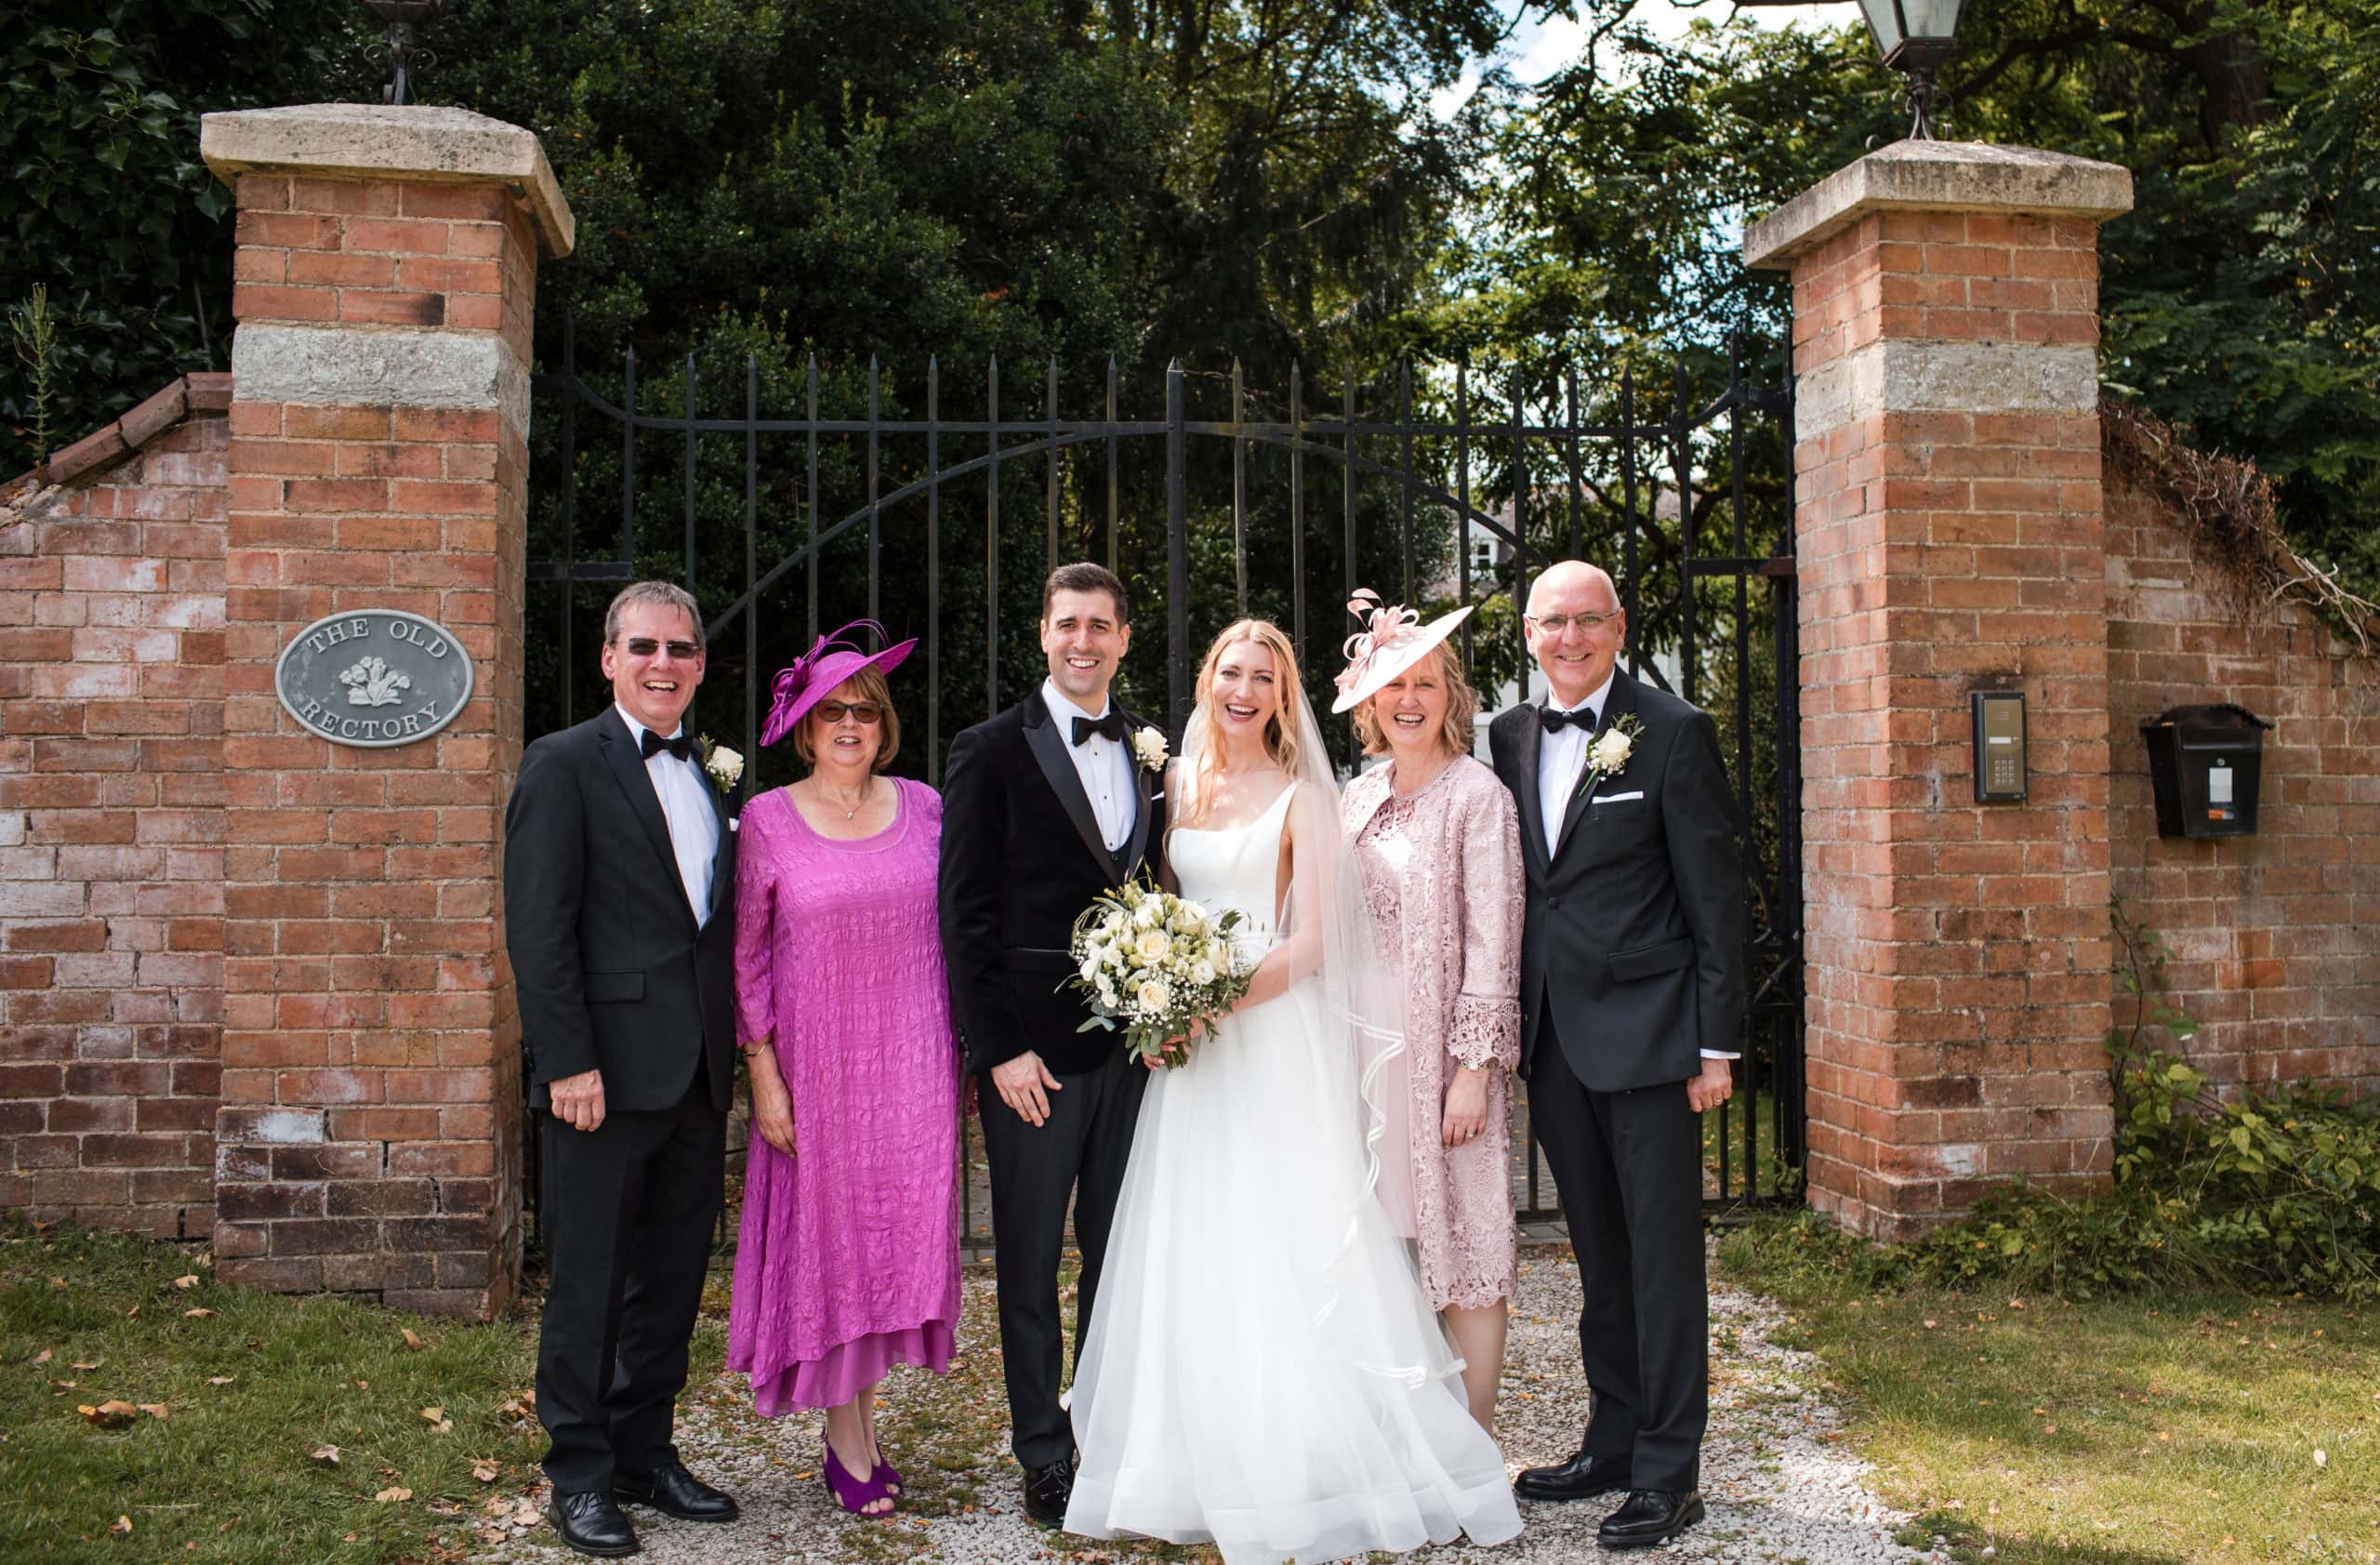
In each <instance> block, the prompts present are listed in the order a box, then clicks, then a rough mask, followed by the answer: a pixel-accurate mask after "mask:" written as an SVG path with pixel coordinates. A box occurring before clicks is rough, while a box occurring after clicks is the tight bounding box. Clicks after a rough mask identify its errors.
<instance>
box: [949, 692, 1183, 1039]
mask: <svg viewBox="0 0 2380 1565" xmlns="http://www.w3.org/2000/svg"><path fill="white" fill-rule="evenodd" d="M1110 699H1111V700H1112V699H1113V697H1112V696H1111V697H1110ZM1116 710H1117V711H1124V709H1123V706H1122V705H1121V703H1117V707H1116ZM1124 720H1125V721H1126V722H1127V723H1131V726H1132V728H1133V730H1134V731H1135V732H1137V731H1138V730H1140V729H1141V728H1143V727H1144V726H1149V725H1148V724H1145V723H1143V722H1142V721H1141V719H1139V718H1137V717H1135V716H1133V715H1132V714H1131V712H1128V711H1126V712H1124ZM1067 749H1068V736H1066V735H1065V734H1064V732H1062V731H1061V730H1060V729H1059V727H1058V725H1057V724H1056V723H1052V722H1051V720H1050V708H1049V703H1047V702H1046V701H1044V700H1043V699H1042V697H1041V690H1040V687H1039V686H1038V685H1037V686H1035V687H1034V691H1033V694H1032V695H1030V696H1026V697H1025V699H1024V700H1022V701H1019V702H1018V703H1017V704H1016V705H1015V706H1012V707H1011V708H1009V709H1008V710H1006V711H1004V712H1001V713H1000V714H999V715H998V716H997V717H994V718H991V719H988V720H987V721H985V722H983V723H977V724H976V725H975V726H974V727H972V728H970V729H968V730H967V731H966V732H964V733H962V734H960V735H959V737H958V738H956V739H954V740H952V741H951V745H950V761H949V763H948V765H947V766H946V767H945V771H944V775H943V781H942V884H941V911H942V955H943V961H944V962H945V965H946V966H947V967H948V969H949V973H950V1010H951V1015H952V1016H953V1017H955V1018H956V1019H957V1021H958V1023H959V1036H960V1037H961V1038H963V1039H964V1040H965V1041H966V1046H967V1068H968V1069H969V1070H970V1071H984V1070H989V1069H990V1068H992V1067H994V1066H996V1065H999V1064H1002V1063H1004V1062H1005V1061H1008V1060H1012V1059H1014V1058H1015V1057H1016V1056H1017V1055H1019V1054H1024V1053H1025V1051H1026V1050H1028V1049H1030V1050H1032V1051H1034V1052H1035V1053H1037V1054H1039V1055H1040V1056H1041V1059H1042V1063H1043V1064H1045V1065H1047V1066H1048V1067H1049V1068H1051V1070H1053V1071H1059V1072H1064V1073H1074V1072H1078V1071H1084V1070H1089V1069H1091V1068H1094V1067H1096V1066H1098V1065H1099V1064H1100V1063H1102V1062H1103V1061H1104V1060H1105V1059H1106V1058H1107V1056H1108V1054H1110V1053H1111V1052H1112V1051H1114V1050H1115V1049H1116V1047H1117V1044H1118V1042H1119V1041H1121V1040H1122V1037H1123V1034H1122V1033H1120V1032H1110V1031H1107V1030H1105V1029H1104V1028H1092V1029H1091V1031H1089V1032H1084V1031H1081V1030H1079V1029H1080V1028H1081V1027H1082V1024H1083V1023H1084V1022H1085V1021H1086V1020H1088V1019H1089V1018H1090V1016H1091V1010H1090V1007H1089V1006H1088V1005H1087V1004H1085V1003H1084V1001H1083V1000H1082V999H1081V997H1080V995H1079V994H1078V993H1077V991H1076V989H1075V988H1074V986H1073V985H1071V984H1069V983H1067V982H1066V979H1067V978H1068V977H1069V976H1070V975H1072V974H1073V972H1074V966H1075V964H1074V962H1072V961H1071V960H1070V959H1069V958H1068V956H1067V954H1066V946H1067V942H1068V940H1069V939H1070V937H1071V936H1072V935H1073V933H1074V925H1075V920H1076V919H1078V918H1079V917H1081V916H1082V911H1083V909H1084V908H1088V907H1090V906H1091V898H1092V897H1094V896H1097V895H1099V894H1100V893H1101V892H1103V891H1105V890H1107V889H1109V888H1110V887H1112V886H1117V885H1121V884H1122V883H1123V882H1126V881H1128V880H1131V878H1132V877H1133V876H1135V875H1137V874H1139V873H1140V872H1141V871H1142V870H1143V869H1148V870H1150V871H1151V872H1152V873H1153V872H1154V871H1155V870H1156V868H1157V863H1158V861H1159V859H1160V857H1161V855H1163V853H1164V844H1165V795H1164V792H1163V790H1162V789H1161V788H1160V787H1159V786H1158V779H1157V775H1156V774H1154V773H1152V772H1150V771H1149V770H1148V769H1147V768H1146V767H1144V766H1141V765H1139V764H1137V763H1135V764H1134V766H1133V767H1132V776H1133V779H1134V786H1135V789H1136V790H1137V791H1138V793H1139V795H1140V805H1139V808H1138V809H1137V810H1136V811H1135V812H1134V813H1133V816H1132V833H1131V836H1130V837H1127V838H1126V839H1125V840H1124V846H1123V848H1122V849H1121V851H1119V852H1117V853H1114V854H1110V853H1109V852H1108V851H1107V847H1106V844H1105V843H1104V842H1101V841H1100V836H1099V820H1098V817H1097V816H1094V815H1093V814H1092V813H1091V800H1090V797H1089V796H1088V795H1086V794H1085V793H1084V792H1083V789H1082V777H1081V776H1080V775H1079V774H1078V773H1077V772H1076V771H1075V763H1074V758H1073V757H1072V756H1071V755H1069V754H1068V753H1067Z"/></svg>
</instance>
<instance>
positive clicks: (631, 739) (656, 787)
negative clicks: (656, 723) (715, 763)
mask: <svg viewBox="0 0 2380 1565" xmlns="http://www.w3.org/2000/svg"><path fill="white" fill-rule="evenodd" d="M612 710H614V711H615V712H618V713H619V714H620V721H621V722H622V723H627V724H628V743H630V744H632V745H635V746H636V747H637V748H638V749H642V748H643V747H644V736H645V726H644V724H643V723H639V722H638V721H637V720H636V719H634V718H632V717H630V716H629V715H628V709H627V708H625V707H623V706H621V705H620V704H619V703H618V702H617V701H615V702H613V703H612ZM685 731H686V730H685V725H684V724H683V723H681V724H679V726H678V734H682V733H684V732H685ZM678 734H664V735H662V737H663V738H665V739H674V738H676V737H677V736H678ZM701 764H702V757H701V755H700V754H691V755H688V756H687V757H686V759H685V760H683V761H681V760H679V759H678V758H677V757H676V756H674V755H672V754H670V753H669V752H668V750H666V749H663V750H655V751H654V752H653V753H652V754H651V755H648V756H646V757H645V758H644V775H645V776H648V777H651V778H652V779H653V791H654V792H655V793H656V794H658V795H659V796H660V798H661V818H662V819H663V820H665V821H667V822H668V825H669V850H670V852H672V853H673V854H675V855H677V857H678V879H679V881H680V882H681V883H682V884H683V885H684V886H685V888H686V902H687V905H688V906H690V907H691V908H694V927H695V928H697V929H699V928H701V927H702V926H703V925H704V924H707V923H708V922H710V867H711V863H712V861H713V860H714V859H715V858H716V857H717V856H718V854H719V816H718V814H717V813H716V812H715V811H713V810H712V808H711V802H710V789H709V788H708V787H707V786H706V785H705V783H704V782H703V779H702V778H701V777H699V776H696V775H695V772H694V768H696V767H697V766H700V765H701Z"/></svg>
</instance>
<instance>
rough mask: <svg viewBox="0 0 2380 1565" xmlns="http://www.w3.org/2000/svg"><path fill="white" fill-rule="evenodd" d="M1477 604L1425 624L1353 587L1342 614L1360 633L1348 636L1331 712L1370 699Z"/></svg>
mask: <svg viewBox="0 0 2380 1565" xmlns="http://www.w3.org/2000/svg"><path fill="white" fill-rule="evenodd" d="M1477 606H1478V605H1477V604H1475V603H1465V604H1463V605H1462V607H1461V608H1459V609H1456V610H1454V611H1453V612H1452V613H1450V614H1442V615H1440V616H1438V617H1436V618H1435V619H1433V620H1431V621H1430V622H1429V623H1428V624H1427V625H1424V624H1422V623H1421V615H1420V613H1419V612H1417V611H1415V610H1413V609H1409V608H1407V607H1405V606H1404V605H1403V604H1401V603H1395V604H1383V603H1382V602H1381V601H1380V594H1379V593H1377V592H1375V591H1373V590H1371V589H1370V588H1369V587H1359V588H1357V589H1356V590H1355V596H1354V597H1352V598H1350V599H1348V600H1347V612H1348V613H1349V614H1352V615H1354V616H1355V617H1356V618H1357V619H1358V620H1360V621H1362V622H1363V625H1364V629H1362V630H1358V631H1356V632H1355V634H1354V635H1352V636H1349V637H1348V638H1347V641H1346V644H1345V650H1346V654H1347V666H1346V667H1345V668H1344V669H1342V670H1340V672H1339V682H1338V683H1339V698H1338V699H1337V700H1335V701H1333V702H1331V703H1330V710H1332V711H1334V712H1346V711H1353V710H1355V709H1356V708H1357V707H1360V706H1362V705H1363V704H1364V703H1365V702H1366V701H1369V700H1370V699H1371V698H1372V696H1375V695H1377V694H1378V693H1379V691H1380V688H1381V686H1382V685H1384V684H1386V683H1388V682H1389V681H1390V680H1393V679H1395V677H1396V676H1397V675H1399V674H1401V673H1403V672H1404V671H1405V670H1408V669H1409V668H1411V667H1412V666H1413V665H1414V664H1416V663H1419V662H1420V661H1421V659H1422V658H1424V657H1428V656H1429V655H1430V654H1431V653H1432V652H1433V651H1434V650H1435V649H1436V647H1437V644H1438V643H1440V642H1442V641H1445V640H1446V639H1447V638H1448V636H1450V635H1452V634H1453V633H1454V630H1455V627H1457V626H1458V625H1461V623H1462V622H1463V621H1464V620H1466V619H1468V618H1470V617H1471V611H1472V610H1473V609H1474V608H1476V607H1477Z"/></svg>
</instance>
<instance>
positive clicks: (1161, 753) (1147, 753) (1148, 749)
mask: <svg viewBox="0 0 2380 1565" xmlns="http://www.w3.org/2000/svg"><path fill="white" fill-rule="evenodd" d="M1167 753H1168V752H1167V750H1166V745H1165V735H1164V733H1163V732H1162V731H1160V730H1158V729H1156V728H1144V729H1142V730H1141V731H1140V732H1139V733H1137V734H1134V735H1133V736H1132V754H1133V756H1134V758H1135V759H1137V760H1138V761H1139V762H1140V763H1141V764H1142V765H1144V766H1145V767H1147V768H1148V769H1149V770H1150V771H1152V772H1154V771H1156V770H1157V769H1158V768H1159V767H1161V766H1163V765H1164V764H1165V758H1166V755H1167Z"/></svg>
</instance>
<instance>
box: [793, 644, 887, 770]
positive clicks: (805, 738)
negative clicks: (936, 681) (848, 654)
mask: <svg viewBox="0 0 2380 1565" xmlns="http://www.w3.org/2000/svg"><path fill="white" fill-rule="evenodd" d="M846 691H851V692H853V693H855V694H856V695H857V696H858V697H859V698H860V699H861V700H863V701H873V702H875V703H876V704H877V705H878V706H879V707H880V708H882V709H883V710H884V715H883V716H882V717H881V718H879V719H878V720H877V732H878V734H879V735H880V737H879V739H878V741H877V745H876V760H875V762H874V763H872V764H870V766H869V767H868V770H869V771H871V772H881V771H882V770H884V768H886V767H887V766H890V765H892V764H893V757H894V756H896V755H898V754H900V753H901V714H900V713H899V712H897V711H894V710H893V687H892V686H891V685H889V684H887V683H884V676H883V674H882V673H880V672H879V671H878V670H874V669H862V670H860V671H859V672H857V673H855V674H853V676H852V677H851V678H849V679H847V680H845V681H843V683H840V684H839V685H837V686H835V688H834V689H832V690H829V691H828V692H826V695H825V696H823V697H822V698H821V699H820V701H819V706H823V705H825V704H826V702H827V701H843V702H849V701H850V700H851V698H852V697H851V696H847V695H845V694H844V692H846ZM824 725H825V720H824V719H823V718H821V717H820V716H819V715H818V707H817V706H813V707H812V708H811V709H810V710H808V711H806V712H803V713H802V714H801V721H800V723H795V724H794V727H793V753H794V754H796V755H798V756H800V757H801V763H802V764H803V765H805V766H815V765H817V764H818V741H817V738H816V737H815V736H814V735H813V732H812V731H813V729H816V728H819V727H823V726H824ZM860 726H861V727H863V728H865V727H866V723H862V724H861V725H860Z"/></svg>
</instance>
